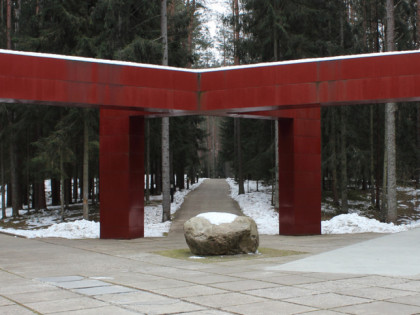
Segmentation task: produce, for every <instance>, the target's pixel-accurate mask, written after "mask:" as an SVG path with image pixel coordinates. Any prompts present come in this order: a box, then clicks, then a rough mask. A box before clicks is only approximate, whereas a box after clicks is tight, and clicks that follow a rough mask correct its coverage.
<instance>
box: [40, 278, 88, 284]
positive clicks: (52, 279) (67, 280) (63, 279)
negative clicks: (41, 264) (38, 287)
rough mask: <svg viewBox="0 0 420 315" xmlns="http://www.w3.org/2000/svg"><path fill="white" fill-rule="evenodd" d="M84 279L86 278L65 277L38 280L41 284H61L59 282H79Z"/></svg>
mask: <svg viewBox="0 0 420 315" xmlns="http://www.w3.org/2000/svg"><path fill="white" fill-rule="evenodd" d="M83 279H84V277H82V276H63V277H47V278H39V279H37V280H39V281H41V282H52V283H59V282H69V281H79V280H83Z"/></svg>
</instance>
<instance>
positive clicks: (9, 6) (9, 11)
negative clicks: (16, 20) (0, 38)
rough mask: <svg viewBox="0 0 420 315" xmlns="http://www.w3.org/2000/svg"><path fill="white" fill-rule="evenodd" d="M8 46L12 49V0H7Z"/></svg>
mask: <svg viewBox="0 0 420 315" xmlns="http://www.w3.org/2000/svg"><path fill="white" fill-rule="evenodd" d="M6 15H7V21H6V47H7V49H12V0H7V13H6Z"/></svg>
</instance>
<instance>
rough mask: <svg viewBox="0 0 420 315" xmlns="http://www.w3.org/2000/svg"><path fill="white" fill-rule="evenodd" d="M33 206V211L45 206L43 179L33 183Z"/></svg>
mask: <svg viewBox="0 0 420 315" xmlns="http://www.w3.org/2000/svg"><path fill="white" fill-rule="evenodd" d="M34 208H35V212H38V211H39V210H41V209H46V208H47V202H46V200H45V184H44V181H41V182H38V183H34Z"/></svg>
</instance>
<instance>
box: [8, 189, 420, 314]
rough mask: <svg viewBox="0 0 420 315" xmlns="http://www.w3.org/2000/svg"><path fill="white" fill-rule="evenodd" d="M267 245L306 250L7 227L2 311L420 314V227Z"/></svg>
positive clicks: (274, 239)
mask: <svg viewBox="0 0 420 315" xmlns="http://www.w3.org/2000/svg"><path fill="white" fill-rule="evenodd" d="M204 188H205V186H203V188H199V189H198V190H197V192H196V194H195V195H200V189H204ZM201 193H202V191H201ZM202 198H203V197H200V198H198V199H197V200H196V201H195V202H198V201H199V200H201V199H202ZM217 200H218V201H220V198H217ZM193 201H194V195H191V197H190V196H189V197H187V199H186V202H185V205H186V206H188V204H189V203H190V204H191V203H193V204H194V202H193ZM200 204H203V203H202V202H201V203H200ZM221 207H222V206H221ZM201 210H203V211H204V210H206V209H201ZM180 211H185V209H184V210H182V209H181V210H180ZM181 217H182V216H181ZM174 228H175V229H179V224H178V225H177V224H174ZM260 247H262V248H272V249H277V250H294V251H300V252H304V254H299V255H293V256H283V257H270V258H264V257H256V258H254V259H243V258H237V259H233V260H229V261H228V260H226V261H224V260H222V261H216V262H206V263H204V262H203V261H201V260H199V259H186V260H185V259H175V258H168V257H164V256H161V255H159V254H157V253H156V252H157V251H165V250H172V249H184V248H187V245H186V243H185V240H184V239H183V236H182V233H174V231H172V232H171V233H170V235H169V236H168V237H166V238H144V239H134V240H102V239H83V240H67V239H57V238H49V239H24V238H19V237H14V236H10V235H4V234H0V314H34V313H35V314H190V315H193V314H203V315H204V314H215V315H217V314H416V313H420V229H416V230H412V231H409V232H403V233H399V234H393V235H380V234H372V233H369V234H353V235H318V236H298V237H294V236H278V235H277V236H261V238H260Z"/></svg>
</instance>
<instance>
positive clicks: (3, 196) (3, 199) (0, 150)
mask: <svg viewBox="0 0 420 315" xmlns="http://www.w3.org/2000/svg"><path fill="white" fill-rule="evenodd" d="M2 10H3V8H2ZM0 172H1V213H2V218H3V219H5V218H6V190H5V187H4V186H5V181H4V154H3V142H1V143H0Z"/></svg>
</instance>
